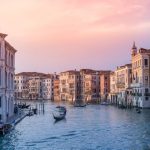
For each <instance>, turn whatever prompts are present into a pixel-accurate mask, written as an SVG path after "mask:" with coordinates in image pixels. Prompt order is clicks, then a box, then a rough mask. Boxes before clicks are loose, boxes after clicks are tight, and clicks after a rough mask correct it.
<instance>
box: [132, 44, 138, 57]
mask: <svg viewBox="0 0 150 150" xmlns="http://www.w3.org/2000/svg"><path fill="white" fill-rule="evenodd" d="M136 54H137V47H136V46H135V41H134V42H133V47H132V56H135V55H136Z"/></svg>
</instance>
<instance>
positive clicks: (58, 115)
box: [53, 106, 67, 121]
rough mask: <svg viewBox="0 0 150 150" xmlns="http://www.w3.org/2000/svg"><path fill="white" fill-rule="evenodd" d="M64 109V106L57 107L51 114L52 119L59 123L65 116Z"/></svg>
mask: <svg viewBox="0 0 150 150" xmlns="http://www.w3.org/2000/svg"><path fill="white" fill-rule="evenodd" d="M66 112H67V110H66V108H65V107H64V106H57V107H56V108H55V110H54V112H53V117H54V119H55V120H56V121H60V120H62V119H64V118H65V116H66Z"/></svg>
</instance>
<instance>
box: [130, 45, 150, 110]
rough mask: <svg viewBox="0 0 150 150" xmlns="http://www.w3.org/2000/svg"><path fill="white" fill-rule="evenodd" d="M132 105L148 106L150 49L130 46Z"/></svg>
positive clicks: (149, 103) (149, 100)
mask: <svg viewBox="0 0 150 150" xmlns="http://www.w3.org/2000/svg"><path fill="white" fill-rule="evenodd" d="M131 86H132V88H133V94H132V95H133V105H134V106H138V107H142V108H148V107H150V49H144V48H140V49H139V50H138V49H137V47H136V46H135V44H134V45H133V48H132V85H131Z"/></svg>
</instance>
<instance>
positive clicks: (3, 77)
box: [0, 33, 16, 124]
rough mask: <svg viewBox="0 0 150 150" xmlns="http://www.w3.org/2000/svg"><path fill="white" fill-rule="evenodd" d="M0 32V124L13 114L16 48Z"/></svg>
mask: <svg viewBox="0 0 150 150" xmlns="http://www.w3.org/2000/svg"><path fill="white" fill-rule="evenodd" d="M6 36H7V35H6V34H2V33H0V124H1V123H6V122H7V120H8V119H9V118H11V117H12V116H13V115H14V101H15V99H14V72H15V53H16V50H15V49H14V48H13V47H12V46H11V45H10V44H9V43H8V42H7V41H6V40H5V37H6Z"/></svg>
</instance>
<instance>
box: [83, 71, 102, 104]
mask: <svg viewBox="0 0 150 150" xmlns="http://www.w3.org/2000/svg"><path fill="white" fill-rule="evenodd" d="M82 71H83V70H82ZM82 84H83V86H82V96H83V99H84V100H85V101H86V102H92V103H95V102H97V101H99V94H100V93H99V86H100V85H99V74H98V72H97V71H87V72H84V74H82Z"/></svg>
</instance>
